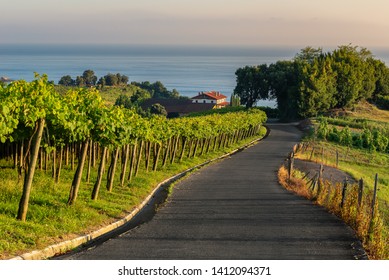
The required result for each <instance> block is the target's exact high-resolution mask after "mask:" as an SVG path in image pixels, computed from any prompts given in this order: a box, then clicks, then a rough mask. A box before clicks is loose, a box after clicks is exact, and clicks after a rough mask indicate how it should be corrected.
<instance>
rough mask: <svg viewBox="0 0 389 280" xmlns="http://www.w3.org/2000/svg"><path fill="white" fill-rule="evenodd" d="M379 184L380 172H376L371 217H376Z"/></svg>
mask: <svg viewBox="0 0 389 280" xmlns="http://www.w3.org/2000/svg"><path fill="white" fill-rule="evenodd" d="M377 185H378V173H376V174H375V180H374V193H373V201H372V203H371V219H372V220H373V219H374V208H375V203H376V198H377Z"/></svg>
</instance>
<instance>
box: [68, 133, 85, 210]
mask: <svg viewBox="0 0 389 280" xmlns="http://www.w3.org/2000/svg"><path fill="white" fill-rule="evenodd" d="M88 144H89V139H87V140H85V141H84V142H83V143H82V147H81V154H80V158H79V161H78V165H77V170H76V173H75V174H74V178H73V182H72V187H71V189H70V193H69V199H68V203H67V204H68V205H73V204H74V202H76V199H77V195H78V190H79V188H80V183H81V177H82V171H83V169H84V165H85V159H86V154H87V151H88Z"/></svg>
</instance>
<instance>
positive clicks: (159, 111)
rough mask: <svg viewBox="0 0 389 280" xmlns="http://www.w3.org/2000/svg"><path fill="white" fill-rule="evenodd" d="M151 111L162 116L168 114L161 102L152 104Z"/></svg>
mask: <svg viewBox="0 0 389 280" xmlns="http://www.w3.org/2000/svg"><path fill="white" fill-rule="evenodd" d="M150 113H151V114H153V115H161V116H164V117H166V116H167V111H166V109H165V107H163V106H162V105H161V104H159V103H156V104H153V105H151V107H150Z"/></svg>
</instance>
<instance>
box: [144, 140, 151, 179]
mask: <svg viewBox="0 0 389 280" xmlns="http://www.w3.org/2000/svg"><path fill="white" fill-rule="evenodd" d="M150 155H151V142H150V141H148V142H146V146H145V167H146V172H149V166H150Z"/></svg>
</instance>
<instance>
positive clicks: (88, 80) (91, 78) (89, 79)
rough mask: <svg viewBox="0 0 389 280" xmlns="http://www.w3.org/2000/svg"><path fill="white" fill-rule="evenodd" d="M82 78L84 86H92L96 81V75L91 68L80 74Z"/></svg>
mask: <svg viewBox="0 0 389 280" xmlns="http://www.w3.org/2000/svg"><path fill="white" fill-rule="evenodd" d="M82 78H83V80H84V83H85V85H86V86H94V85H95V84H96V82H97V76H96V75H95V72H94V71H93V70H90V69H89V70H85V71H84V73H83V74H82Z"/></svg>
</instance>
